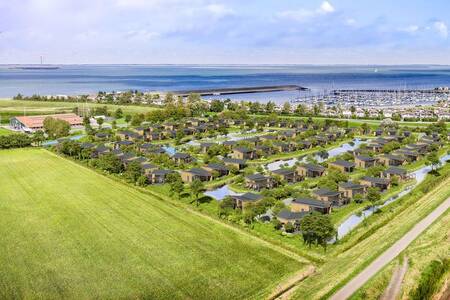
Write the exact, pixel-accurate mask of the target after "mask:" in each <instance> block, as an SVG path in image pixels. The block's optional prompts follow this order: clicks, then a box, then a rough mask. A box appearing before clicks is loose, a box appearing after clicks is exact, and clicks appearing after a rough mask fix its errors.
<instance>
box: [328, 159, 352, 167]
mask: <svg viewBox="0 0 450 300" xmlns="http://www.w3.org/2000/svg"><path fill="white" fill-rule="evenodd" d="M330 164H334V165H338V166H343V167H344V168H352V167H354V166H355V164H354V163H353V162H349V161H346V160H342V159H338V160H336V161H333V162H331V163H330Z"/></svg>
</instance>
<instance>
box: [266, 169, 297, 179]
mask: <svg viewBox="0 0 450 300" xmlns="http://www.w3.org/2000/svg"><path fill="white" fill-rule="evenodd" d="M272 174H273V175H275V176H279V177H280V178H281V180H283V181H285V182H287V183H295V182H297V173H296V172H295V170H293V169H291V168H289V169H288V168H285V169H278V170H274V171H272Z"/></svg>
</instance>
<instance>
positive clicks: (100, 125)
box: [97, 118, 105, 128]
mask: <svg viewBox="0 0 450 300" xmlns="http://www.w3.org/2000/svg"><path fill="white" fill-rule="evenodd" d="M104 121H105V120H104V119H103V118H98V119H97V124H98V127H99V128H102V125H103V122H104Z"/></svg>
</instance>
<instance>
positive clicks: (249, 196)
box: [230, 193, 263, 209]
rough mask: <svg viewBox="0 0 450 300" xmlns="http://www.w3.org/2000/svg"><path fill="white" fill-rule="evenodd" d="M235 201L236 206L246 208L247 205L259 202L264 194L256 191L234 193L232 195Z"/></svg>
mask: <svg viewBox="0 0 450 300" xmlns="http://www.w3.org/2000/svg"><path fill="white" fill-rule="evenodd" d="M230 197H231V198H232V199H233V200H234V201H235V208H238V209H244V208H246V207H247V206H249V205H251V204H254V203H258V202H259V201H261V200H262V199H263V196H262V195H259V194H255V193H245V194H242V195H232V196H230Z"/></svg>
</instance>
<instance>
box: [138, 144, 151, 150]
mask: <svg viewBox="0 0 450 300" xmlns="http://www.w3.org/2000/svg"><path fill="white" fill-rule="evenodd" d="M140 147H141V148H142V149H148V148H151V147H153V145H152V144H150V143H145V144H142V145H141V146H140Z"/></svg>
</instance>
